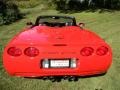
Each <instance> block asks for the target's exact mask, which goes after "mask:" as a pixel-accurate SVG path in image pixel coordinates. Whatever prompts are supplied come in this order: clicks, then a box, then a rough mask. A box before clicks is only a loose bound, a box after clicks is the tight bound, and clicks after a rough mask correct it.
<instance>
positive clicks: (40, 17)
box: [35, 15, 76, 25]
mask: <svg viewBox="0 0 120 90" xmlns="http://www.w3.org/2000/svg"><path fill="white" fill-rule="evenodd" d="M42 18H55V19H57V18H68V19H72V20H73V25H76V20H75V17H73V16H65V15H41V16H38V17H37V19H36V22H35V25H38V22H39V20H40V19H42Z"/></svg>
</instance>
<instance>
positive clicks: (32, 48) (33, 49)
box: [24, 47, 39, 57]
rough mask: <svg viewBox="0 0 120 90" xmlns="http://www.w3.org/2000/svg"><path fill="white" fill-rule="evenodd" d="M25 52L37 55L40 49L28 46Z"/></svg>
mask: <svg viewBox="0 0 120 90" xmlns="http://www.w3.org/2000/svg"><path fill="white" fill-rule="evenodd" d="M24 54H25V55H27V56H29V57H35V56H37V55H38V54H39V50H38V49H37V48H35V47H28V48H26V49H25V51H24Z"/></svg>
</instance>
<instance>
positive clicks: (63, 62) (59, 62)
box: [41, 58, 77, 68]
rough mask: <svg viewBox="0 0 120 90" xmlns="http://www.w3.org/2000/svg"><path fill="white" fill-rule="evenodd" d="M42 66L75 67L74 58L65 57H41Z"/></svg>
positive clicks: (75, 60)
mask: <svg viewBox="0 0 120 90" xmlns="http://www.w3.org/2000/svg"><path fill="white" fill-rule="evenodd" d="M41 64H42V68H76V67H77V59H76V58H65V59H47V58H46V59H43V60H42V63H41Z"/></svg>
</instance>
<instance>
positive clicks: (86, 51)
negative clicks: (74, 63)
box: [80, 47, 94, 56]
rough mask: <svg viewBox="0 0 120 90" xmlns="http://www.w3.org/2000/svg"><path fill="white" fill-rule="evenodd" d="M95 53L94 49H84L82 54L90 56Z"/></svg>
mask: <svg viewBox="0 0 120 90" xmlns="http://www.w3.org/2000/svg"><path fill="white" fill-rule="evenodd" d="M93 52H94V49H93V48H92V47H84V48H82V49H81V51H80V54H81V55H82V56H90V55H92V54H93Z"/></svg>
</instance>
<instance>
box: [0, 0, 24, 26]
mask: <svg viewBox="0 0 120 90" xmlns="http://www.w3.org/2000/svg"><path fill="white" fill-rule="evenodd" d="M21 17H22V15H21V13H20V11H19V9H18V7H17V5H15V4H14V3H12V2H11V1H8V0H0V25H1V24H9V23H11V22H14V21H16V20H18V19H20V18H21Z"/></svg>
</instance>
